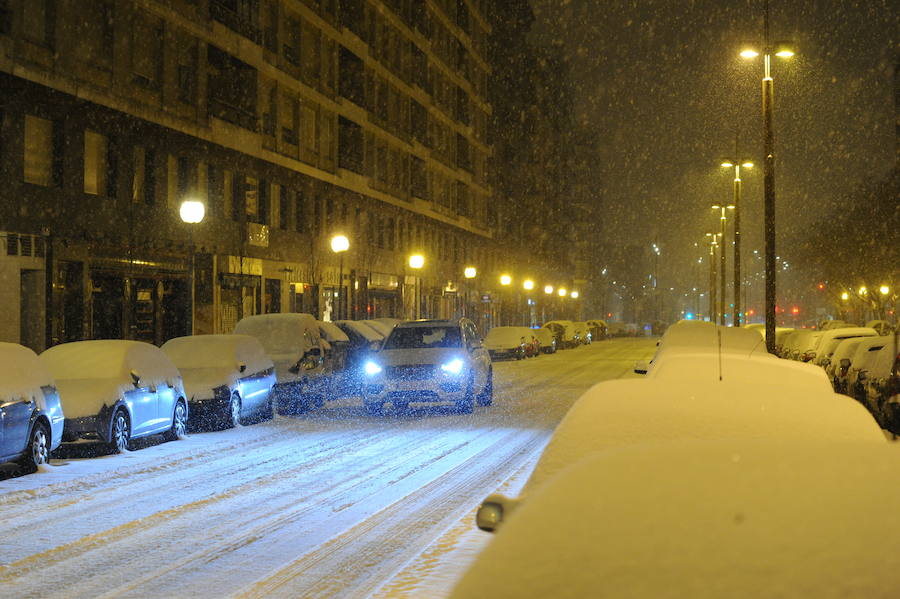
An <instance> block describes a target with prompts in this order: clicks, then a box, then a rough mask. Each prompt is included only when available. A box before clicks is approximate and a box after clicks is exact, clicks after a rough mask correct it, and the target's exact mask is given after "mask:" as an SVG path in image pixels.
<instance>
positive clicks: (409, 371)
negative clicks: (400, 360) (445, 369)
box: [384, 364, 434, 381]
mask: <svg viewBox="0 0 900 599" xmlns="http://www.w3.org/2000/svg"><path fill="white" fill-rule="evenodd" d="M384 372H385V374H386V375H387V378H389V379H391V380H395V381H424V380H427V379H430V378H431V377H432V376H433V375H434V365H433V364H412V365H408V366H388V367H387V368H385V369H384Z"/></svg>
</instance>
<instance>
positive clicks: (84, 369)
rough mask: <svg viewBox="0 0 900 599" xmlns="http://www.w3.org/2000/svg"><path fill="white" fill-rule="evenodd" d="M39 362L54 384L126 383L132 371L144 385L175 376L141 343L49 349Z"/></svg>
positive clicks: (161, 356)
mask: <svg viewBox="0 0 900 599" xmlns="http://www.w3.org/2000/svg"><path fill="white" fill-rule="evenodd" d="M41 359H42V360H43V361H44V364H45V365H46V366H47V368H48V370H49V371H50V373H51V374H52V375H53V377H54V378H55V379H56V381H57V382H60V381H62V380H66V379H108V378H115V379H119V380H130V379H131V374H130V372H131V370H132V369H135V368H138V369H139V370H140V372H139V374H140V375H141V378H142V379H144V380H145V381H148V382H154V381H159V380H165V379H167V378H170V377H172V376H173V375H174V376H175V377H177V376H179V375H178V370H177V369H176V367H175V365H174V364H172V361H171V360H170V359H169V358H168V357H167V356H166V355H165V354H164V353H162V352H161V351H160V350H159V348H157V347H156V346H154V345H151V344H149V343H144V342H143V341H128V340H123V339H102V340H93V341H73V342H71V343H63V344H61V345H56V346H54V347H51V348H50V349H48V350H46V351H44V352H43V353H42V354H41Z"/></svg>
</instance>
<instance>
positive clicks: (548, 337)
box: [485, 327, 556, 354]
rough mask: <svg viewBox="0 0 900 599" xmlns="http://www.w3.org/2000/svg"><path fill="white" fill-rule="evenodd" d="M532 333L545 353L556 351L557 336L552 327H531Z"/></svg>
mask: <svg viewBox="0 0 900 599" xmlns="http://www.w3.org/2000/svg"><path fill="white" fill-rule="evenodd" d="M531 333H532V334H533V335H534V336H535V338H537V340H538V343H540V344H541V351H542V352H544V353H545V354H555V353H556V337H555V336H554V335H553V331H551V330H550V329H545V328H544V327H540V328H537V329H531ZM485 343H487V339H485ZM489 349H490V348H489Z"/></svg>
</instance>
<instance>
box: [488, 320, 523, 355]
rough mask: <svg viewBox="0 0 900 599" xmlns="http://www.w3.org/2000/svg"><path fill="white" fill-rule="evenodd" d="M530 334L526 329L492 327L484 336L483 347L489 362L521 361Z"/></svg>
mask: <svg viewBox="0 0 900 599" xmlns="http://www.w3.org/2000/svg"><path fill="white" fill-rule="evenodd" d="M531 336H532V332H531V329H529V328H527V327H494V328H492V329H491V330H490V331H488V333H487V335H485V336H484V347H485V349H487V350H488V353H489V354H490V355H491V360H499V359H502V358H509V359H515V360H521V359H522V358H524V357H525V356H526V354H527V349H526V346H528V345H529V344H530V343H531Z"/></svg>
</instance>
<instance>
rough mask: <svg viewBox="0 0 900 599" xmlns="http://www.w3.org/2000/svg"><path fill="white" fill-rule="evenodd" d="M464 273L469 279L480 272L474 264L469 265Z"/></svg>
mask: <svg viewBox="0 0 900 599" xmlns="http://www.w3.org/2000/svg"><path fill="white" fill-rule="evenodd" d="M463 274H464V275H465V277H466V278H467V279H474V278H475V275H476V274H478V271H476V270H475V267H474V266H467V267H466V269H465V270H464V271H463Z"/></svg>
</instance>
